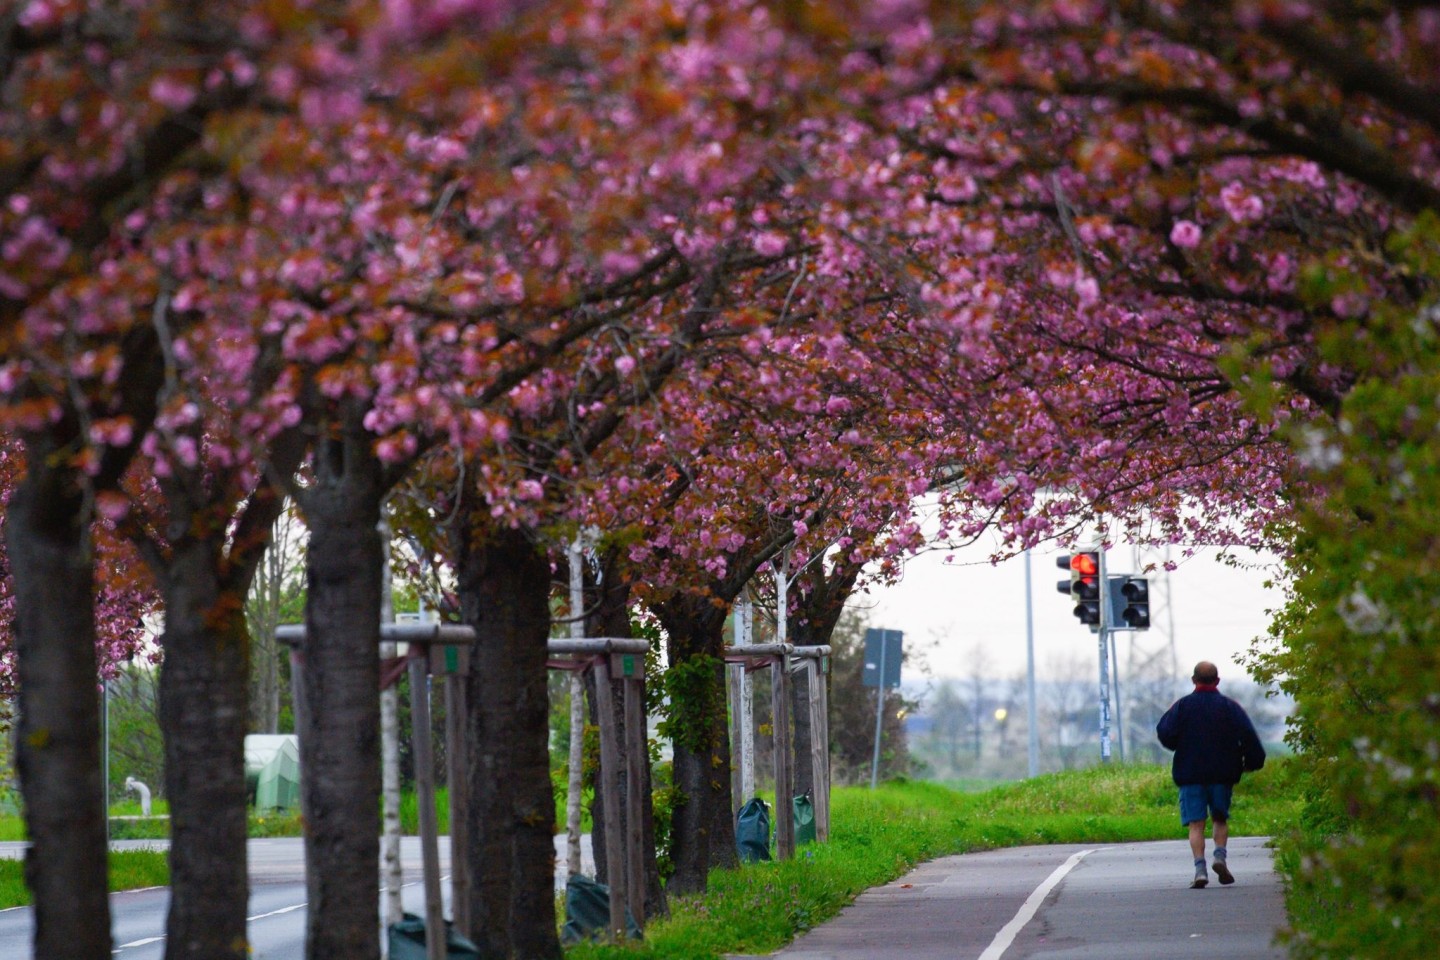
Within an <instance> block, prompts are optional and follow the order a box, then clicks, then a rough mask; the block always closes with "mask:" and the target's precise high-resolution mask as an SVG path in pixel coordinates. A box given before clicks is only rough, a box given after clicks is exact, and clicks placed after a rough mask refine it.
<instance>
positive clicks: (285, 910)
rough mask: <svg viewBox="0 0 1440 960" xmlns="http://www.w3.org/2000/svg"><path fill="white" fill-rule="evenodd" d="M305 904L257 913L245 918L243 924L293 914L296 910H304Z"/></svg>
mask: <svg viewBox="0 0 1440 960" xmlns="http://www.w3.org/2000/svg"><path fill="white" fill-rule="evenodd" d="M304 909H305V904H303V903H297V904H295V905H294V906H293V907H281V908H280V909H279V910H271V911H270V912H269V913H257V914H255V916H253V917H246V918H245V922H246V923H251V922H252V921H255V920H264V919H265V918H266V917H278V916H280V914H282V913H294V912H295V911H296V910H304Z"/></svg>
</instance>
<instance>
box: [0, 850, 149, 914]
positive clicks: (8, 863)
mask: <svg viewBox="0 0 1440 960" xmlns="http://www.w3.org/2000/svg"><path fill="white" fill-rule="evenodd" d="M169 882H170V867H169V864H168V863H167V862H166V860H165V854H164V853H162V852H160V851H158V850H124V851H113V850H112V851H111V852H110V889H111V890H112V891H114V890H138V889H140V888H141V887H163V886H166V885H167V884H169ZM29 902H30V889H29V888H28V887H26V886H25V864H24V862H23V861H21V860H0V910H4V909H8V908H10V907H23V906H25V905H26V904H28V903H29Z"/></svg>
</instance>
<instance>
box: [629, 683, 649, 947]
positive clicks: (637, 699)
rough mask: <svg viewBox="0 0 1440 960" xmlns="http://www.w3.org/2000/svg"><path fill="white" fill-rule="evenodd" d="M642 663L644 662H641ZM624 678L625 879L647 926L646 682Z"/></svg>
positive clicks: (639, 921)
mask: <svg viewBox="0 0 1440 960" xmlns="http://www.w3.org/2000/svg"><path fill="white" fill-rule="evenodd" d="M642 662H643V661H642ZM640 673H641V672H640V671H637V676H634V677H626V678H625V880H626V887H627V893H628V894H629V897H628V900H629V903H630V912H631V914H633V915H634V917H635V922H636V923H637V924H639V925H640V927H641V929H644V927H645V916H646V912H647V911H646V909H645V906H646V904H645V855H644V846H645V830H644V827H645V808H644V803H645V801H646V797H645V766H646V765H647V764H648V763H649V762H650V757H649V754H648V752H647V751H646V749H645V681H644V680H642V679H641V676H640Z"/></svg>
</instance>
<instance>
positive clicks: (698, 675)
mask: <svg viewBox="0 0 1440 960" xmlns="http://www.w3.org/2000/svg"><path fill="white" fill-rule="evenodd" d="M722 666H723V664H722V662H721V661H720V660H719V659H718V658H717V657H706V656H694V657H690V658H688V659H686V660H683V661H681V662H680V663H677V664H672V665H671V666H670V669H669V670H667V671H665V674H664V678H665V679H664V687H665V694H666V704H665V711H664V719H663V720H661V721H660V729H659V733H660V736H661V737H663V738H666V739H668V740H670V741H671V742H672V743H674V744H675V745H676V746H677V747H680V746H683V747H685V748H687V749H689V750H691V751H693V752H695V753H701V752H703V751H705V750H708V749H710V746H711V742H710V741H711V733H712V726H711V720H712V719H713V718H715V717H716V716H724V714H725V687H724V685H723V684H717V683H716V682H715V677H716V675H717V673H718V672H719V671H720V669H721V667H722Z"/></svg>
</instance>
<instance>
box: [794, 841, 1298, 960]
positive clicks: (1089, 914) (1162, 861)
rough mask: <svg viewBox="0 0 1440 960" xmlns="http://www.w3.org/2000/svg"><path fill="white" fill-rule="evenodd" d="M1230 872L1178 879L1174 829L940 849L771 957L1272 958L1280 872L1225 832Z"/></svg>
mask: <svg viewBox="0 0 1440 960" xmlns="http://www.w3.org/2000/svg"><path fill="white" fill-rule="evenodd" d="M1229 851H1230V866H1231V870H1232V871H1233V872H1234V874H1235V878H1236V882H1235V883H1234V884H1233V885H1231V886H1224V887H1222V886H1220V885H1219V883H1218V882H1217V881H1216V880H1215V879H1214V877H1213V875H1212V876H1211V880H1210V885H1209V886H1207V887H1205V888H1204V889H1202V890H1191V889H1189V883H1190V879H1191V877H1192V876H1193V875H1194V868H1193V867H1192V865H1191V859H1190V848H1189V845H1188V844H1187V843H1185V842H1184V841H1165V842H1160V843H1130V844H1114V845H1094V846H1053V847H1018V848H1013V849H1009V850H992V851H989V852H987V853H978V854H966V855H963V856H958V857H945V858H942V859H940V860H934V861H931V862H930V863H927V864H924V865H922V866H920V867H918V868H916V869H915V870H913V871H912V872H911V873H909V874H907V875H906V876H904V877H901V878H900V879H899V880H896V881H895V882H893V883H889V884H886V885H885V886H883V887H876V888H875V889H873V890H869V891H867V892H865V893H864V894H862V895H861V896H860V897H859V899H857V900H856V901H855V903H854V904H852V905H851V906H849V907H847V908H846V909H845V910H844V911H842V912H841V914H840V915H839V916H838V917H836V918H835V919H834V920H832V921H830V922H829V923H825V924H822V925H821V926H819V927H817V928H815V929H814V930H812V931H810V932H809V933H807V934H806V935H804V936H802V937H801V938H799V939H798V940H796V941H795V942H794V943H793V944H792V945H791V946H789V947H787V948H786V949H784V950H781V951H780V952H778V953H776V954H774V960H961V958H973V960H1187V958H1197V960H1198V958H1204V960H1215V958H1224V960H1272V958H1274V960H1281V958H1283V957H1284V956H1285V954H1284V951H1283V950H1280V949H1279V948H1277V947H1275V946H1274V945H1273V940H1274V937H1275V933H1276V931H1278V930H1279V929H1280V927H1281V925H1282V924H1283V923H1284V921H1285V909H1284V902H1283V895H1282V891H1281V887H1280V881H1279V879H1278V878H1277V877H1276V875H1275V873H1274V870H1273V867H1272V864H1271V859H1270V851H1269V850H1267V849H1266V848H1265V847H1264V841H1263V839H1258V838H1232V839H1231V841H1230V845H1229Z"/></svg>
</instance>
